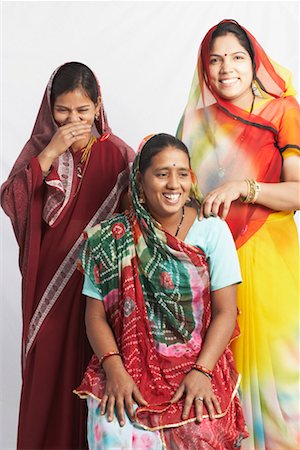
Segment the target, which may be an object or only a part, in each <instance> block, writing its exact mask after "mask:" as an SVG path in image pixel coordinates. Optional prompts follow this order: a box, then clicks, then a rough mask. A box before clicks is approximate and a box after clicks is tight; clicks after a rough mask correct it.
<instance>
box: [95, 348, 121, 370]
mask: <svg viewBox="0 0 300 450" xmlns="http://www.w3.org/2000/svg"><path fill="white" fill-rule="evenodd" d="M111 356H120V353H119V352H118V351H115V352H107V353H105V354H104V355H103V356H101V358H100V359H99V362H100V367H101V366H102V364H103V363H104V361H105V360H106V359H107V358H110V357H111Z"/></svg>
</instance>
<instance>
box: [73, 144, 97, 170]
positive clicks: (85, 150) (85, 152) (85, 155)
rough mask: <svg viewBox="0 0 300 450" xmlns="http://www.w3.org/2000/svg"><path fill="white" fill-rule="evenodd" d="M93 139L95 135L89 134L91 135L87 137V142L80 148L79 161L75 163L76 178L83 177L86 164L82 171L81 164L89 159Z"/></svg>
mask: <svg viewBox="0 0 300 450" xmlns="http://www.w3.org/2000/svg"><path fill="white" fill-rule="evenodd" d="M95 140H96V138H95V136H93V135H91V137H90V139H89V142H88V143H87V144H86V146H85V147H84V148H83V149H82V150H81V152H82V155H81V158H80V160H79V162H78V164H77V176H78V178H83V175H84V172H85V168H86V166H87V164H85V166H84V170H83V171H82V166H83V163H84V162H86V161H87V160H88V159H89V156H90V152H91V148H92V146H93V144H94V142H95Z"/></svg>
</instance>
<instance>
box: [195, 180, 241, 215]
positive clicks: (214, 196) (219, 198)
mask: <svg viewBox="0 0 300 450" xmlns="http://www.w3.org/2000/svg"><path fill="white" fill-rule="evenodd" d="M247 190H248V188H247V183H246V181H244V180H240V181H228V182H227V183H224V184H222V185H221V186H219V187H217V188H216V189H214V190H213V191H211V192H209V193H208V194H207V195H206V197H205V198H204V200H203V202H202V205H201V209H200V213H199V219H203V217H209V216H211V215H213V216H218V215H219V212H220V208H221V207H223V210H222V213H221V215H220V217H221V219H223V220H225V219H226V217H227V215H228V212H229V209H230V206H231V203H232V202H233V201H234V200H237V199H239V198H240V197H246V196H247Z"/></svg>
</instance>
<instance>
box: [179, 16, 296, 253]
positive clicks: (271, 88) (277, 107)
mask: <svg viewBox="0 0 300 450" xmlns="http://www.w3.org/2000/svg"><path fill="white" fill-rule="evenodd" d="M224 22H234V21H230V20H229V21H224ZM216 27H217V26H214V27H213V28H211V29H210V30H209V31H208V33H207V34H206V36H205V37H204V39H203V41H202V44H201V46H200V48H199V54H198V63H197V67H196V70H195V74H194V77H193V82H192V87H191V90H190V94H189V99H188V103H187V106H186V108H185V111H184V114H183V117H182V118H181V121H180V124H179V127H178V130H177V136H178V137H179V138H181V139H182V140H183V141H184V142H185V144H186V145H187V147H188V148H189V151H190V155H191V164H192V167H193V169H194V171H195V172H196V174H197V177H198V180H199V185H200V189H201V191H202V192H203V194H207V193H208V192H209V191H210V190H212V189H214V188H216V187H217V186H218V185H220V184H223V183H224V182H226V181H230V180H241V179H245V178H253V179H255V180H257V181H258V182H264V183H279V182H280V176H281V170H282V155H281V153H282V152H283V151H285V150H286V149H287V148H292V149H297V150H299V149H300V147H299V134H300V133H299V130H300V123H299V105H298V103H297V101H296V99H295V90H294V88H293V86H292V83H291V74H290V72H289V71H288V70H287V69H285V68H283V67H281V66H280V65H278V64H277V63H275V62H274V61H273V60H271V59H270V58H269V57H268V56H267V55H266V53H265V52H264V50H263V49H262V47H261V46H260V45H259V44H258V42H257V41H256V39H255V38H254V37H253V36H252V35H251V34H250V33H249V32H248V31H247V30H246V29H245V28H243V27H241V28H242V29H243V30H244V31H245V32H246V34H247V36H248V40H249V42H250V45H251V47H252V49H253V52H254V66H255V71H254V80H253V85H252V87H253V92H254V95H255V96H256V105H255V109H254V112H248V111H244V110H242V109H240V108H239V107H237V106H235V105H233V104H232V103H231V102H229V101H226V100H224V99H222V98H221V97H219V96H218V95H217V94H216V93H215V92H214V91H213V90H212V88H211V87H210V79H209V70H208V65H209V55H210V42H211V39H212V33H213V32H214V30H215V29H216ZM288 123H291V124H293V125H291V126H290V127H287V128H286V126H285V125H286V124H288ZM287 130H288V131H287ZM272 212H273V211H272V210H270V209H268V208H265V207H263V206H261V205H252V204H247V205H245V204H241V203H240V202H239V201H235V202H233V204H232V205H231V208H230V212H229V214H228V217H227V219H226V221H227V223H228V225H229V227H230V229H231V231H232V233H233V236H234V239H235V242H236V245H237V247H238V248H239V247H240V246H241V245H242V244H243V243H245V242H246V241H247V240H248V239H249V238H250V237H251V236H252V235H253V234H254V233H255V232H256V231H257V230H258V229H259V228H260V227H261V226H262V225H263V224H264V222H265V221H266V219H267V217H268V216H269V214H271V213H272Z"/></svg>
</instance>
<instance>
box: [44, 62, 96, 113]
mask: <svg viewBox="0 0 300 450" xmlns="http://www.w3.org/2000/svg"><path fill="white" fill-rule="evenodd" d="M77 88H81V89H83V90H84V92H86V94H87V95H88V96H89V98H90V99H91V100H92V102H94V103H97V99H98V96H99V91H98V83H97V80H96V78H95V75H94V74H93V72H92V71H91V69H90V68H89V67H87V66H86V65H85V64H82V63H80V62H69V63H66V64H64V65H63V66H61V67H60V68H59V69H58V71H57V72H56V74H55V75H54V78H53V81H52V87H51V94H50V102H51V107H52V108H53V105H54V102H55V100H56V99H57V97H58V96H59V95H61V94H64V93H65V92H72V91H74V90H75V89H77Z"/></svg>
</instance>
